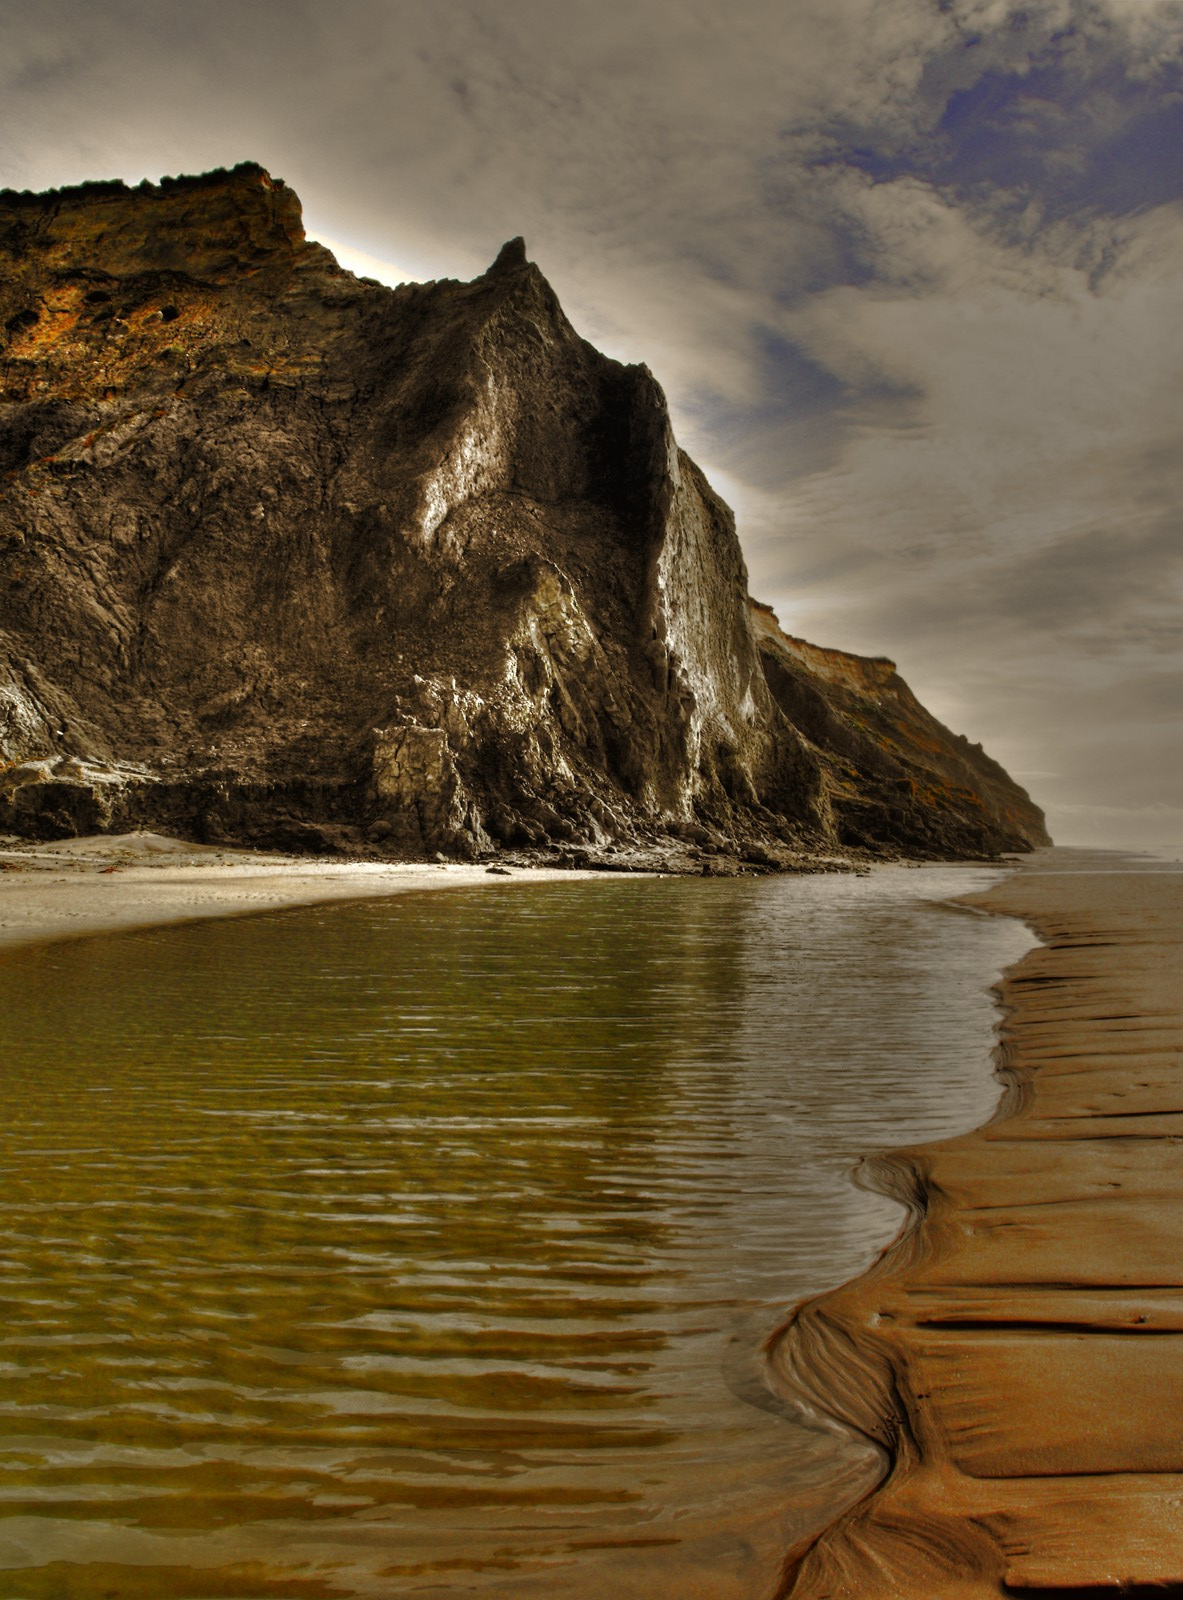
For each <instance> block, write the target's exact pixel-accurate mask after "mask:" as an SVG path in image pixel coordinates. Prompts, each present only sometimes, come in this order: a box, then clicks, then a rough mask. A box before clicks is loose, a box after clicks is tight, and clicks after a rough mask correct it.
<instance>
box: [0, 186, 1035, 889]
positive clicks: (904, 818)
mask: <svg viewBox="0 0 1183 1600" xmlns="http://www.w3.org/2000/svg"><path fill="white" fill-rule="evenodd" d="M0 325H2V326H3V335H2V339H3V347H2V349H0V475H2V476H0V762H2V763H4V765H3V769H2V770H0V828H4V829H8V830H10V831H15V832H19V833H24V834H30V835H34V836H40V837H54V836H61V835H65V834H69V833H78V832H93V831H99V830H104V829H114V828H126V827H133V826H148V827H152V828H157V829H167V830H172V831H175V832H178V833H182V834H185V835H187V836H189V837H192V838H197V839H227V840H235V841H242V842H251V843H256V844H273V845H278V846H284V847H288V848H292V847H295V848H312V849H345V850H354V851H356V850H366V849H369V850H375V849H376V850H379V851H381V852H383V853H388V854H400V855H410V856H414V855H423V854H427V855H430V854H434V853H436V852H443V853H445V854H448V855H458V856H464V857H470V858H472V857H480V856H482V855H484V854H487V853H489V852H493V851H498V850H527V851H531V852H538V851H542V850H546V851H548V852H554V853H557V854H559V855H562V854H564V853H565V854H572V855H574V856H575V857H578V855H579V854H580V852H586V851H589V850H590V851H608V850H612V849H614V848H615V849H624V850H626V851H629V850H631V851H633V852H638V851H640V852H642V853H643V852H644V851H646V850H654V849H656V850H664V851H665V852H666V854H667V856H668V855H670V854H671V852H672V857H671V859H674V860H675V861H676V862H680V863H681V864H683V865H686V866H693V865H694V864H695V863H696V862H697V861H699V860H700V859H709V857H710V856H711V854H712V853H713V854H716V855H717V854H718V853H719V852H724V853H726V852H734V853H736V854H746V855H747V857H748V858H749V859H750V860H754V861H757V862H763V863H764V864H768V865H772V864H776V863H777V862H781V861H785V860H788V859H791V858H792V857H793V856H794V855H800V854H801V853H802V852H809V851H818V850H823V851H824V850H834V849H841V848H844V847H856V848H861V849H870V850H872V851H885V850H886V851H893V850H896V849H900V848H903V849H905V850H908V851H909V852H911V853H914V854H922V855H969V854H982V853H994V852H997V851H999V850H1004V849H1026V848H1030V847H1031V846H1033V845H1037V844H1040V843H1042V842H1045V840H1046V835H1045V833H1044V829H1043V819H1042V816H1041V814H1040V812H1039V811H1038V809H1037V808H1036V807H1035V806H1034V805H1033V804H1032V802H1031V801H1030V800H1029V798H1028V797H1027V796H1026V795H1025V794H1024V793H1023V791H1022V790H1021V789H1019V788H1018V786H1017V785H1015V784H1014V783H1012V782H1011V780H1010V779H1008V778H1007V776H1006V774H1005V773H1004V772H1002V770H1001V768H999V767H997V766H996V764H994V763H993V762H990V761H989V759H988V758H987V757H985V756H983V755H982V754H981V752H979V751H976V750H975V749H974V748H973V747H970V746H969V745H967V744H966V742H965V741H964V740H959V739H958V738H956V737H955V736H954V735H952V734H950V733H949V732H948V731H947V730H945V729H943V728H941V727H940V725H939V724H938V723H936V722H935V721H934V720H933V719H932V718H931V717H928V716H927V713H924V712H923V709H922V708H921V707H919V706H918V704H917V703H916V701H915V700H914V699H913V698H912V697H911V696H910V695H909V693H908V691H907V689H906V686H904V685H903V684H902V683H901V681H900V680H899V679H898V678H897V677H895V676H894V672H893V670H892V668H891V664H890V663H882V662H875V661H862V660H860V659H859V658H856V657H851V656H843V655H840V654H839V653H838V652H832V651H824V650H821V649H819V648H818V647H815V646H811V645H806V644H804V642H803V641H798V640H792V639H789V638H788V637H787V636H786V635H784V634H782V633H781V632H780V630H779V628H778V627H777V626H776V623H775V619H774V618H772V617H771V614H770V613H768V612H767V611H766V610H764V609H763V608H759V607H755V606H753V603H752V602H751V601H750V600H749V597H748V593H747V574H746V571H745V568H744V563H743V558H742V554H741V552H740V548H739V544H738V541H737V539H736V536H735V528H734V521H733V518H732V516H731V513H730V511H729V510H728V508H727V507H726V506H725V505H724V504H723V503H722V501H720V500H719V498H718V497H717V496H716V495H715V494H714V492H713V491H712V490H711V488H710V486H709V484H708V483H707V482H706V480H705V478H704V477H703V475H702V473H701V472H700V471H699V470H698V468H697V467H696V466H695V465H694V463H693V462H692V461H690V460H689V459H688V457H686V456H685V455H684V454H683V453H682V452H681V451H680V450H679V449H678V447H677V445H676V443H675V441H674V438H673V435H672V432H671V429H670V423H669V416H668V412H667V409H666V405H665V400H664V397H663V395H662V392H661V390H660V388H659V386H658V385H657V383H656V382H655V381H654V379H653V377H652V375H651V374H650V373H649V371H648V370H647V369H646V368H645V367H643V366H642V367H628V366H622V365H620V364H619V363H617V362H614V361H611V360H609V359H608V358H607V357H605V356H603V355H601V354H600V353H599V352H598V351H596V350H595V349H594V348H593V347H592V346H590V345H589V344H587V343H586V342H585V341H584V340H582V339H580V338H579V337H578V335H577V334H576V333H575V332H574V330H573V329H572V328H571V326H570V324H569V323H568V322H567V320H566V318H565V316H564V315H563V312H562V309H561V308H560V306H559V304H558V301H557V300H556V298H555V295H554V293H553V291H552V290H551V289H550V287H549V285H548V284H547V283H546V281H545V279H544V278H543V277H542V275H541V274H540V273H539V271H538V270H537V268H536V267H535V266H534V265H532V264H531V263H530V262H529V261H528V260H527V259H526V254H525V249H524V247H523V245H522V243H521V241H520V240H514V241H512V242H511V243H510V244H508V245H506V246H505V247H504V249H503V250H502V251H501V253H500V255H499V256H498V258H497V260H496V261H495V262H494V264H493V265H492V266H491V267H490V268H489V270H488V271H487V272H486V273H485V274H484V275H483V276H482V277H480V278H478V279H476V280H475V281H474V282H472V283H457V282H453V281H450V280H448V281H441V282H437V283H424V284H405V285H402V286H401V287H399V288H397V289H389V288H386V287H384V286H382V285H380V284H377V283H374V282H371V281H369V280H365V279H361V280H359V279H357V278H354V277H353V276H351V275H350V274H349V273H347V272H344V271H343V270H342V269H341V268H340V267H339V266H338V265H337V264H336V262H335V261H334V260H333V258H332V257H331V256H330V255H329V254H328V252H327V251H326V250H324V249H323V247H321V246H319V245H316V244H312V243H309V242H308V241H307V240H306V239H305V238H304V233H303V229H302V226H301V220H300V209H299V204H298V202H297V200H296V198H295V196H294V195H293V193H292V192H291V190H289V189H288V188H286V186H285V185H284V184H283V183H282V182H279V181H277V180H273V179H272V178H270V177H269V176H268V174H267V173H266V172H264V171H263V170H262V169H261V168H259V167H257V166H253V165H249V164H248V165H243V166H241V167H237V168H235V169H234V170H233V171H232V172H219V173H211V174H208V175H206V176H204V177H201V178H186V179H176V180H165V181H164V182H162V183H161V184H160V185H149V184H142V185H140V186H139V187H138V188H135V189H129V188H127V187H125V186H124V185H123V184H120V183H110V184H90V185H85V186H83V187H81V188H77V189H73V190H60V191H54V192H51V193H48V194H43V195H31V194H14V193H12V192H11V191H7V192H4V193H3V194H0Z"/></svg>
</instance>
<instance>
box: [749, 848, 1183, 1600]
mask: <svg viewBox="0 0 1183 1600" xmlns="http://www.w3.org/2000/svg"><path fill="white" fill-rule="evenodd" d="M1130 859H1131V858H1129V857H1124V856H1116V855H1109V856H1108V857H1107V858H1106V861H1105V864H1104V865H1102V866H1097V865H1096V864H1095V863H1096V861H1097V855H1096V853H1094V852H1086V851H1068V850H1060V851H1049V852H1046V853H1044V854H1041V855H1040V856H1038V857H1036V858H1034V860H1033V861H1031V862H1030V863H1029V864H1028V863H1024V865H1023V866H1021V867H1020V868H1019V870H1018V871H1017V872H1016V873H1014V874H1013V875H1011V876H1009V877H1008V878H1006V879H1005V880H1004V881H1003V882H1002V883H1000V884H998V885H996V886H995V887H994V888H992V889H990V890H988V891H986V892H985V893H984V894H980V895H973V896H967V897H966V898H965V901H964V903H966V904H969V905H973V906H975V907H977V908H978V909H980V910H983V911H987V912H991V913H995V914H999V915H1005V916H1013V917H1016V918H1018V919H1020V920H1022V921H1023V922H1025V923H1026V924H1027V926H1028V927H1030V928H1031V929H1032V931H1033V932H1034V933H1035V935H1036V937H1037V938H1039V939H1040V940H1041V941H1042V942H1041V944H1040V945H1038V946H1037V947H1036V948H1035V949H1034V950H1032V951H1030V952H1029V953H1028V954H1027V955H1026V956H1025V957H1023V958H1022V960H1020V961H1019V963H1018V964H1017V965H1016V966H1015V967H1013V968H1012V969H1010V971H1008V972H1007V973H1006V974H1005V975H1004V978H1003V981H1002V983H1001V984H1000V985H998V993H999V996H1000V1001H1001V1005H1002V1008H1003V1021H1002V1025H1001V1029H1000V1044H999V1048H998V1051H997V1070H998V1073H999V1076H1000V1077H1001V1079H1002V1082H1003V1095H1002V1099H1001V1102H1000V1104H999V1107H998V1109H997V1111H996V1112H995V1114H994V1116H993V1117H992V1118H991V1120H990V1121H989V1122H987V1123H985V1124H984V1125H983V1126H982V1127H980V1128H978V1129H976V1130H974V1131H973V1132H971V1133H969V1134H965V1135H962V1136H959V1137H957V1138H954V1139H949V1140H944V1141H939V1142H936V1143H933V1144H929V1145H923V1146H915V1147H909V1148H904V1149H900V1150H895V1151H891V1152H889V1153H888V1154H886V1155H885V1156H883V1157H880V1158H877V1159H876V1160H875V1162H874V1163H872V1164H871V1174H872V1175H873V1178H874V1181H875V1182H876V1184H877V1186H879V1187H882V1188H884V1189H885V1190H886V1191H887V1192H889V1193H891V1194H892V1195H893V1197H894V1198H896V1199H899V1200H901V1201H902V1202H903V1203H904V1204H905V1206H906V1207H907V1209H908V1211H909V1214H910V1215H909V1220H908V1222H906V1223H905V1226H904V1229H903V1231H902V1232H901V1234H900V1235H899V1236H898V1237H897V1239H896V1240H895V1242H894V1243H893V1244H892V1245H891V1246H889V1248H888V1249H887V1250H886V1251H885V1252H884V1254H883V1255H882V1256H881V1257H880V1258H879V1260H878V1261H876V1262H875V1263H874V1265H873V1266H872V1267H871V1268H869V1269H868V1271H867V1272H866V1273H864V1274H863V1275H862V1276H861V1277H859V1278H857V1279H854V1280H852V1281H851V1282H850V1283H847V1284H845V1285H844V1286H842V1287H841V1288H838V1289H836V1290H833V1291H830V1292H827V1293H825V1294H823V1295H820V1296H818V1297H816V1298H814V1299H812V1300H810V1301H807V1302H806V1303H805V1304H803V1305H801V1306H799V1307H797V1308H796V1310H795V1311H794V1312H793V1313H792V1314H791V1316H790V1317H789V1318H788V1320H787V1321H786V1322H785V1323H784V1324H783V1325H782V1327H781V1328H780V1329H778V1330H777V1331H776V1332H775V1333H774V1334H773V1335H772V1337H771V1338H770V1340H769V1342H768V1346H767V1349H768V1357H769V1367H770V1374H771V1376H772V1378H773V1379H774V1381H775V1382H776V1384H777V1386H778V1387H779V1388H781V1389H782V1390H783V1392H785V1393H786V1394H787V1395H788V1396H789V1397H790V1398H793V1399H795V1400H797V1401H798V1402H804V1403H805V1404H806V1406H807V1407H808V1408H809V1409H810V1410H812V1411H814V1412H816V1413H818V1414H820V1415H822V1416H824V1417H826V1418H827V1419H828V1420H829V1421H830V1422H831V1423H835V1422H836V1423H838V1424H840V1425H842V1426H843V1427H844V1428H846V1429H847V1430H849V1431H851V1432H853V1433H855V1434H857V1435H859V1436H861V1437H863V1438H864V1439H867V1440H869V1441H870V1442H872V1443H874V1444H875V1445H876V1446H877V1447H878V1448H879V1449H880V1450H881V1451H882V1452H883V1458H884V1462H885V1469H884V1473H883V1476H882V1477H881V1479H880V1481H879V1483H878V1484H877V1485H876V1487H875V1488H874V1489H872V1490H871V1491H870V1492H869V1493H868V1494H867V1495H866V1496H865V1497H864V1498H863V1499H862V1500H860V1501H859V1502H857V1503H856V1504H855V1505H854V1506H852V1507H851V1508H849V1509H848V1510H847V1511H845V1512H844V1513H842V1514H841V1515H840V1516H839V1517H838V1518H837V1519H836V1520H835V1521H834V1522H833V1523H831V1524H830V1525H829V1526H828V1527H827V1528H825V1529H823V1530H822V1531H821V1532H820V1533H819V1534H817V1535H815V1536H813V1537H812V1538H810V1539H809V1540H807V1541H806V1542H805V1543H804V1544H803V1545H801V1546H799V1547H797V1548H796V1549H794V1550H793V1551H791V1552H790V1553H789V1555H788V1557H787V1558H786V1562H785V1567H784V1573H783V1579H782V1582H781V1584H780V1586H779V1588H778V1589H777V1591H776V1594H777V1596H778V1600H823V1597H838V1596H850V1597H852V1600H888V1597H891V1600H898V1597H900V1596H904V1595H906V1596H908V1597H909V1600H985V1597H986V1596H991V1597H997V1596H998V1595H999V1594H1013V1595H1029V1596H1035V1595H1037V1594H1044V1593H1060V1594H1068V1593H1071V1594H1084V1593H1090V1594H1091V1593H1099V1592H1104V1591H1105V1590H1106V1589H1110V1588H1111V1589H1112V1590H1113V1592H1115V1593H1116V1592H1118V1589H1119V1588H1126V1589H1128V1588H1129V1586H1131V1585H1133V1586H1145V1587H1146V1588H1147V1589H1148V1590H1149V1589H1150V1588H1157V1589H1158V1590H1160V1591H1161V1592H1165V1588H1164V1587H1163V1586H1171V1590H1172V1592H1174V1589H1175V1587H1176V1586H1183V1518H1181V1517H1180V1515H1179V1505H1180V1501H1181V1499H1183V1442H1181V1437H1180V1433H1179V1429H1178V1423H1177V1418H1178V1406H1179V1403H1180V1401H1181V1400H1183V1238H1181V1237H1180V1224H1179V1221H1178V1217H1179V1215H1180V1214H1181V1211H1183V1205H1181V1203H1183V1175H1181V1174H1180V1173H1179V1171H1178V1163H1177V1159H1175V1158H1174V1152H1175V1149H1176V1147H1177V1144H1178V1140H1179V1138H1180V1136H1181V1135H1183V1063H1181V1060H1180V1054H1179V1047H1180V1041H1181V1039H1183V997H1181V996H1180V993H1179V982H1178V974H1179V972H1180V970H1183V869H1180V867H1179V866H1178V864H1174V865H1172V864H1168V863H1161V862H1148V863H1146V864H1144V865H1141V866H1139V865H1131V864H1130ZM1138 1592H1141V1589H1139V1590H1138Z"/></svg>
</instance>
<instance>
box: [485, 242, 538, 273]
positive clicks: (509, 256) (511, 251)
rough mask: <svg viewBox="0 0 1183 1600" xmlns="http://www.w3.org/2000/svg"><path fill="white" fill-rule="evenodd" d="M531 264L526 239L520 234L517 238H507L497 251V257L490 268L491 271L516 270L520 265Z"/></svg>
mask: <svg viewBox="0 0 1183 1600" xmlns="http://www.w3.org/2000/svg"><path fill="white" fill-rule="evenodd" d="M528 265H529V261H528V259H527V257H526V241H525V240H524V239H523V238H522V236H521V235H520V234H518V235H517V237H516V238H513V239H507V240H506V241H505V243H504V244H503V245H502V246H501V249H500V250H499V251H498V252H497V258H496V260H495V261H494V262H493V265H492V266H491V267H490V268H489V272H490V273H493V272H514V271H516V270H517V269H518V268H519V267H525V266H528Z"/></svg>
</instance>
